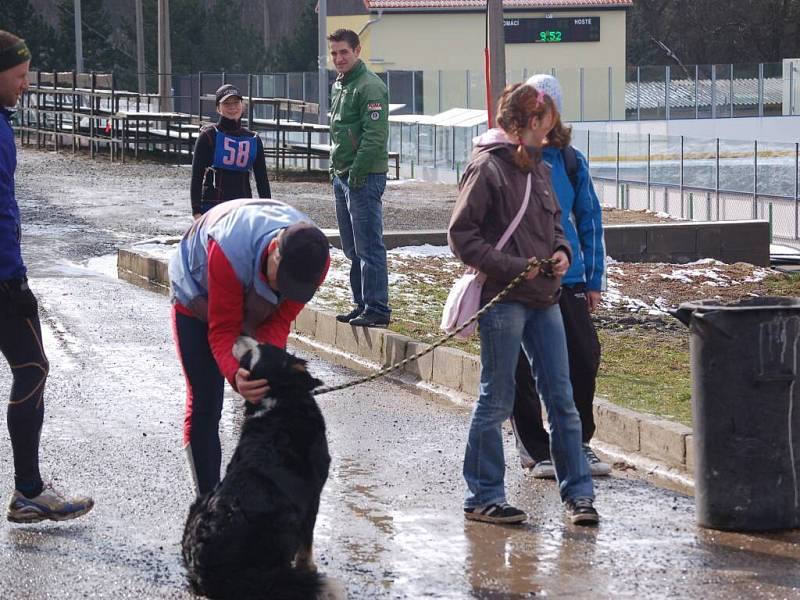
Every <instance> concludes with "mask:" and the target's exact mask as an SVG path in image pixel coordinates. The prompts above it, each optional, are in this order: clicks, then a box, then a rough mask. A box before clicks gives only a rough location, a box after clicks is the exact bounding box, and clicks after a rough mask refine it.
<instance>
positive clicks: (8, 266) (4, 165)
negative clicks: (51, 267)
mask: <svg viewBox="0 0 800 600" xmlns="http://www.w3.org/2000/svg"><path fill="white" fill-rule="evenodd" d="M16 169H17V147H16V146H15V145H14V131H13V130H12V129H11V113H10V112H9V111H8V110H6V109H5V108H2V107H0V281H3V280H6V279H20V278H22V277H25V265H24V264H23V262H22V250H21V249H20V240H21V238H22V229H21V227H20V219H19V206H17V199H16V197H15V196H14V171H16Z"/></svg>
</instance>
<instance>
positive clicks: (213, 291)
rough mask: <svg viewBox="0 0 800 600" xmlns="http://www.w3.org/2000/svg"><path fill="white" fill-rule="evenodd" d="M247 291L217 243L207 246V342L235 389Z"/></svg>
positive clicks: (220, 368) (212, 242) (211, 241)
mask: <svg viewBox="0 0 800 600" xmlns="http://www.w3.org/2000/svg"><path fill="white" fill-rule="evenodd" d="M243 318H244V287H243V286H242V283H241V282H240V281H239V278H238V277H237V276H236V272H235V271H234V270H233V267H232V266H231V263H230V262H228V258H227V257H226V256H225V254H224V253H223V252H222V248H220V247H219V246H218V245H217V243H216V242H215V241H214V240H209V242H208V342H209V344H210V345H211V352H212V354H213V355H214V360H216V361H217V366H219V370H220V372H221V373H222V375H223V376H224V377H225V379H227V380H228V382H229V383H230V384H231V385H232V386H233V388H234V389H236V383H235V376H236V371H237V370H238V369H239V362H238V361H237V360H236V357H234V356H233V344H234V343H235V342H236V338H237V337H239V335H240V334H241V332H242V321H243Z"/></svg>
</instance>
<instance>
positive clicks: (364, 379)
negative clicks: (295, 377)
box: [312, 258, 555, 396]
mask: <svg viewBox="0 0 800 600" xmlns="http://www.w3.org/2000/svg"><path fill="white" fill-rule="evenodd" d="M554 263H555V261H554V260H553V259H552V258H545V259H541V260H540V259H538V258H534V259H531V261H530V262H529V263H528V264H527V266H526V267H525V269H524V270H523V271H522V272H521V273H520V274H519V275H517V276H516V277H515V278H514V279H512V280H511V282H510V283H509V284H508V285H507V286H506V287H504V288H503V289H502V290H500V292H498V294H497V295H496V296H495V297H494V298H492V299H491V300H490V301H489V302H488V303H487V304H486V305H485V306H484V307H483V308H481V309H480V310H479V311H478V312H476V313H475V314H474V315H472V317H470V319H469V320H468V321H467V322H466V323H464V324H463V325H461V326H460V327H459V328H458V329H456V330H455V331H453V332H452V333H448V334H447V335H446V336H444V337H443V338H441V339H440V340H438V341H437V342H435V343H434V344H433V345H432V346H431V347H430V348H426V349H425V350H422V351H421V352H417V353H416V354H414V355H413V356H409V357H408V358H406V359H404V360H402V361H400V362H399V363H396V364H394V365H389V366H388V367H384V368H383V369H381V370H380V371H378V372H376V373H373V374H371V375H367V376H365V377H362V378H361V379H356V380H354V381H350V382H348V383H342V384H340V385H334V386H324V387H321V388H317V389H316V390H314V391H313V392H312V393H313V394H314V395H315V396H320V395H322V394H327V393H328V392H336V391H339V390H344V389H347V388H349V387H353V386H356V385H360V384H362V383H367V382H368V381H373V380H375V379H378V378H379V377H383V376H384V375H386V374H387V373H391V372H392V371H396V370H397V369H399V368H400V367H402V366H404V365H407V364H408V363H410V362H413V361H415V360H419V359H420V358H422V357H423V356H425V355H426V354H430V353H431V352H433V351H434V350H436V348H438V347H439V346H441V345H442V344H445V343H447V342H448V341H450V340H452V339H453V338H454V337H455V336H456V335H458V334H459V333H460V332H461V331H462V330H464V329H466V328H467V327H469V326H470V325H471V324H472V323H474V322H475V321H477V320H478V319H479V318H480V317H481V316H482V315H484V314H485V313H487V312H489V311H490V310H491V309H492V308H494V306H495V305H496V304H497V303H498V302H500V300H502V299H503V298H505V297H506V296H507V295H508V293H509V292H510V291H511V290H513V289H514V288H515V287H517V285H519V283H520V282H521V281H522V280H523V279H525V276H526V275H527V274H528V273H530V272H531V270H532V269H534V268H535V267H541V266H545V265H553V264H554ZM543 274H545V275H547V273H544V272H543Z"/></svg>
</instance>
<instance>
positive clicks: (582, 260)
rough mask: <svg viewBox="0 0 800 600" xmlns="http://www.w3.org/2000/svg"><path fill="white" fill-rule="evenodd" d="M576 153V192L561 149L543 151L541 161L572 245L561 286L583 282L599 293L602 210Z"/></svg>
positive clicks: (602, 261)
mask: <svg viewBox="0 0 800 600" xmlns="http://www.w3.org/2000/svg"><path fill="white" fill-rule="evenodd" d="M575 154H576V155H577V158H578V174H577V186H576V188H577V190H576V188H573V187H572V182H571V181H570V180H569V175H568V174H567V167H566V165H565V164H564V156H563V154H562V153H561V150H560V149H559V148H553V147H545V148H543V149H542V158H543V159H544V161H545V162H546V163H548V164H549V165H550V167H551V168H552V181H553V189H554V190H555V192H556V196H558V203H559V204H560V205H561V225H562V226H563V227H564V234H565V235H566V236H567V239H568V240H569V243H570V246H572V264H571V265H570V267H569V270H568V271H567V273H566V274H565V275H564V277H563V278H562V279H561V283H562V284H563V285H574V284H576V283H586V289H587V290H589V291H596V292H600V291H605V289H606V269H605V265H606V246H605V239H604V238H603V222H602V209H601V208H600V201H599V200H598V198H597V193H596V192H595V190H594V184H593V183H592V177H591V175H590V174H589V163H588V162H587V161H586V157H585V156H584V155H583V154H581V153H580V152H579V151H578V150H575ZM576 192H577V193H576Z"/></svg>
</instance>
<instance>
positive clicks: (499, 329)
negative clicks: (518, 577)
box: [448, 84, 599, 525]
mask: <svg viewBox="0 0 800 600" xmlns="http://www.w3.org/2000/svg"><path fill="white" fill-rule="evenodd" d="M555 114H556V112H555V108H554V106H553V103H552V100H551V99H549V98H547V97H546V96H544V95H543V94H540V93H539V92H538V91H537V90H536V89H534V88H532V87H530V86H527V85H521V84H516V85H512V86H508V87H507V88H506V89H505V90H504V92H503V96H502V97H501V99H500V102H499V106H498V110H497V124H498V126H499V128H498V129H491V130H489V131H488V132H487V133H486V134H484V135H483V136H482V137H481V138H479V139H478V141H477V147H476V149H475V151H474V153H473V156H472V160H471V162H470V164H469V166H468V167H467V169H466V170H465V172H464V177H463V178H462V180H461V183H460V188H459V195H458V199H457V201H456V206H455V208H454V209H453V215H452V217H451V219H450V226H449V228H448V240H449V243H450V248H451V249H452V250H453V253H454V254H455V255H456V256H457V257H458V258H459V259H460V260H461V261H462V262H463V263H464V264H466V265H468V266H470V267H472V268H474V269H476V270H478V271H480V272H481V273H483V274H484V275H485V276H486V281H485V283H484V286H483V290H482V296H481V301H482V303H484V304H485V303H486V302H488V301H489V300H490V299H491V298H492V297H494V296H495V295H496V294H497V293H498V292H499V291H500V290H501V289H503V288H504V287H505V286H506V285H507V284H508V283H509V282H510V281H511V280H512V279H514V277H515V276H516V275H518V274H519V273H520V272H522V271H523V269H524V268H525V267H526V266H527V264H528V262H529V261H530V260H531V259H532V258H539V259H542V258H548V259H552V260H553V261H554V264H553V266H552V272H551V273H549V275H551V276H550V277H547V276H545V275H544V274H542V273H540V270H539V268H538V267H537V268H534V269H533V270H531V271H530V272H529V273H528V275H527V277H526V279H525V280H524V281H523V282H522V283H520V284H519V285H518V286H517V287H515V288H514V289H512V290H511V291H510V292H509V294H508V295H507V296H506V297H505V298H504V299H503V301H502V302H500V303H499V304H497V305H496V306H495V307H494V308H493V309H492V310H490V311H489V312H487V313H486V314H484V315H482V316H481V317H480V319H479V321H478V323H479V325H480V338H481V375H480V388H479V393H478V399H477V402H476V403H475V409H474V411H473V413H472V421H471V423H470V429H469V437H468V442H467V449H466V453H465V457H464V479H465V480H466V482H467V488H468V490H467V494H466V498H465V500H464V516H465V518H467V519H469V520H475V521H485V522H489V523H521V522H524V521H525V520H526V519H527V515H526V514H525V512H524V511H522V510H520V509H519V508H516V507H514V506H511V505H510V504H509V503H508V502H507V501H506V495H505V484H504V473H505V458H504V456H503V436H502V429H501V428H502V425H503V422H504V421H505V420H506V419H508V418H509V417H510V416H511V413H512V409H513V406H514V381H515V378H514V370H515V366H516V363H517V356H518V354H519V348H520V345H522V348H523V349H524V351H525V355H526V357H527V358H528V361H529V365H530V368H532V369H533V373H534V374H535V376H536V381H537V384H538V385H539V389H540V392H541V395H542V399H543V400H544V402H545V404H546V405H547V409H548V414H550V415H551V418H552V421H553V427H552V435H551V439H550V447H551V452H552V456H553V459H554V461H555V466H556V475H557V478H558V481H559V489H560V492H561V499H562V501H563V502H564V504H565V506H566V509H567V513H568V515H569V518H570V519H571V521H572V522H573V523H576V524H580V525H591V524H594V523H597V522H598V520H599V517H598V515H597V511H596V510H595V509H594V506H593V502H594V488H593V485H592V477H591V475H590V473H589V465H588V463H587V462H586V457H585V456H584V454H583V452H582V451H581V431H580V426H581V424H580V419H579V417H578V413H577V411H576V410H575V404H574V402H573V401H572V386H571V384H570V381H569V365H568V362H567V344H566V338H565V335H564V324H563V322H562V320H561V312H560V311H559V309H558V297H559V292H560V284H561V277H562V276H563V275H564V273H566V271H567V268H568V267H569V263H570V257H571V254H572V252H571V249H570V244H569V242H568V241H567V239H566V238H565V237H564V230H563V228H562V226H561V209H560V207H559V205H558V200H557V199H556V197H555V193H554V192H553V186H552V184H551V181H550V169H549V167H547V165H546V164H545V163H544V162H543V161H542V159H541V147H542V143H543V141H544V139H545V137H546V135H547V133H548V132H549V131H550V129H551V128H552V126H553V123H554V115H555ZM526 196H527V197H528V199H529V200H528V205H527V206H526V207H525V208H524V209H523V203H524V201H525V198H526ZM521 210H524V213H523V217H522V219H521V220H520V221H519V224H518V226H517V227H516V228H515V229H514V231H513V233H512V234H511V237H510V238H509V240H508V242H507V243H506V244H505V245H504V246H503V247H501V248H496V247H495V246H496V244H497V243H498V241H499V240H500V238H501V237H502V236H503V234H504V232H505V231H506V230H507V229H508V227H509V224H510V223H511V222H512V221H514V218H515V216H516V215H517V214H518V213H519V212H520V211H521Z"/></svg>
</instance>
